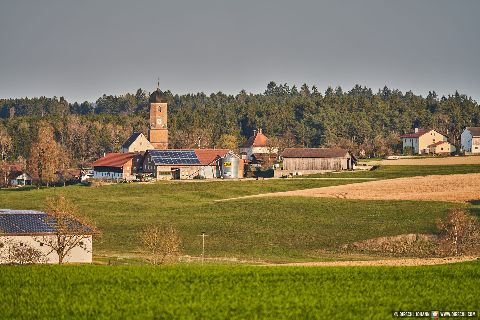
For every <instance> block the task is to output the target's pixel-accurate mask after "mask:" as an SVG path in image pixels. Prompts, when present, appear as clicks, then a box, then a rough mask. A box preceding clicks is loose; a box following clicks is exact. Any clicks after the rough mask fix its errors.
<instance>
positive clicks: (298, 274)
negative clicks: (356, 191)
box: [0, 261, 480, 319]
mask: <svg viewBox="0 0 480 320" xmlns="http://www.w3.org/2000/svg"><path fill="white" fill-rule="evenodd" d="M0 287H1V288H2V299H0V318H2V319H4V318H5V319H93V318H94V319H390V318H391V317H392V312H393V311H395V310H422V311H432V310H457V311H458V310H472V311H477V312H478V311H479V310H478V307H479V306H480V295H479V294H478V288H479V287H480V262H479V261H476V262H470V263H462V264H453V265H441V266H429V267H324V268H314V267H261V266H257V267H254V266H250V267H246V266H209V265H205V266H201V265H190V266H176V267H150V266H128V267H121V266H116V267H112V266H24V267H18V266H17V267H14V266H2V267H0Z"/></svg>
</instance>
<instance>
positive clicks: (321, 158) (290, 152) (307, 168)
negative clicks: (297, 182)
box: [277, 148, 356, 175]
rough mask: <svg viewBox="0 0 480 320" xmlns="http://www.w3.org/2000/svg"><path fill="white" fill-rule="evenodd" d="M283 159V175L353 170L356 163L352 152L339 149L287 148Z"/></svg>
mask: <svg viewBox="0 0 480 320" xmlns="http://www.w3.org/2000/svg"><path fill="white" fill-rule="evenodd" d="M282 158H283V170H281V171H283V172H281V174H282V175H296V174H308V173H316V172H322V171H340V170H353V168H354V165H355V163H356V158H355V157H354V156H353V154H352V153H351V152H350V151H348V150H345V149H337V148H287V149H285V150H284V151H283V153H282ZM277 175H278V174H277Z"/></svg>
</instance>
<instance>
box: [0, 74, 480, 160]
mask: <svg viewBox="0 0 480 320" xmlns="http://www.w3.org/2000/svg"><path fill="white" fill-rule="evenodd" d="M165 94H166V96H167V99H168V105H169V109H168V116H169V139H170V147H171V148H192V147H196V146H197V145H198V144H199V143H200V146H201V147H205V148H206V147H212V148H213V147H226V148H231V149H237V148H238V146H239V145H240V144H242V143H243V142H245V141H246V139H247V138H248V137H249V136H251V135H252V134H253V130H254V129H256V128H263V130H264V133H265V134H266V135H267V136H268V137H269V138H271V142H272V144H275V145H276V146H279V147H280V150H282V149H283V148H286V147H295V146H296V147H320V146H326V147H334V146H336V147H343V148H347V149H350V150H353V151H354V152H355V153H357V154H358V153H360V152H361V153H362V154H365V156H374V157H378V156H385V155H389V154H392V153H395V152H401V151H402V150H401V141H400V135H401V134H404V133H408V132H411V131H412V130H413V128H415V127H430V128H435V129H436V130H438V131H440V132H442V133H444V134H448V136H449V139H450V142H452V143H453V144H454V145H456V146H457V147H459V144H460V134H461V132H462V131H463V129H464V128H465V127H466V126H478V125H480V108H479V106H478V103H477V102H476V101H474V100H473V99H472V98H471V97H468V96H466V95H464V94H460V93H458V92H455V93H453V94H451V95H447V96H442V97H439V96H438V95H437V94H436V93H435V92H434V91H432V92H429V93H428V95H427V96H426V97H422V96H421V95H416V94H414V93H413V92H411V91H408V92H405V93H403V92H401V91H399V90H395V89H390V88H387V87H384V88H383V89H380V90H378V91H377V92H374V91H373V90H372V89H370V88H367V87H364V86H360V85H356V86H354V87H353V88H352V89H351V90H349V91H344V90H343V89H342V88H341V87H337V88H331V87H329V88H327V89H326V90H325V91H324V92H323V93H322V92H320V91H319V90H318V89H317V87H315V86H312V87H309V86H308V85H306V84H304V85H302V86H301V87H300V88H297V87H296V86H292V87H290V86H289V85H287V84H277V83H275V82H273V81H272V82H270V83H268V85H267V88H266V90H265V92H263V93H259V94H253V93H247V92H245V91H244V90H242V91H241V92H239V93H238V94H236V95H228V94H224V93H222V92H218V93H213V94H210V95H206V94H204V93H196V94H185V95H178V94H173V93H171V92H170V91H166V92H165ZM148 97H149V93H148V92H147V91H145V90H142V89H138V90H137V91H136V92H135V93H134V94H132V93H127V94H124V95H120V96H112V95H103V96H102V97H100V98H98V99H97V100H96V101H95V102H87V101H85V102H82V103H77V102H74V103H69V102H67V101H66V100H65V99H64V98H63V97H60V98H57V97H53V98H46V97H40V98H30V99H29V98H22V99H0V152H1V157H2V159H4V160H8V161H20V162H21V161H25V162H27V160H28V159H29V158H31V157H32V156H34V155H35V152H34V151H33V147H35V146H36V145H37V146H38V143H39V141H40V139H41V137H40V136H41V135H47V136H48V139H51V140H53V141H54V142H55V143H56V144H58V147H59V150H60V151H59V153H58V155H59V157H60V158H62V159H64V160H62V161H64V162H65V161H66V160H65V159H67V160H68V161H67V162H68V163H66V164H61V165H58V164H57V166H60V167H61V166H65V165H66V166H79V165H88V163H91V162H92V161H93V160H95V159H96V158H98V157H100V156H101V155H102V154H103V153H105V152H114V151H118V150H119V148H120V146H121V144H122V143H123V142H124V141H125V140H126V139H127V138H128V136H129V135H130V134H131V133H132V132H133V131H140V132H143V133H144V134H147V131H148V121H149V119H148V110H149V103H148ZM40 129H42V130H40ZM47 144H48V143H47ZM37 154H38V152H37Z"/></svg>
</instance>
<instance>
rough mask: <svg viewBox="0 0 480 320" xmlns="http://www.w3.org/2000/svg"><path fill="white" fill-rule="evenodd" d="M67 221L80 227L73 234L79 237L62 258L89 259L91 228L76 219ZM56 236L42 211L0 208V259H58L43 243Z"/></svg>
mask: <svg viewBox="0 0 480 320" xmlns="http://www.w3.org/2000/svg"><path fill="white" fill-rule="evenodd" d="M48 219H50V220H48ZM71 223H72V224H75V223H77V224H78V226H79V227H80V228H78V229H76V230H82V233H81V234H80V235H77V237H79V238H77V239H79V240H81V241H79V242H78V246H75V247H73V246H72V247H73V248H72V249H71V251H70V252H69V253H68V254H67V255H66V257H65V259H64V262H68V263H91V262H92V230H91V229H89V228H88V227H86V226H83V225H81V224H79V222H78V221H76V220H71ZM56 237H57V235H56V230H55V222H53V223H52V220H51V217H49V216H48V215H47V214H46V213H44V212H40V211H32V210H10V209H0V263H22V262H23V263H25V262H39V263H58V255H57V253H56V252H55V251H52V248H51V247H49V246H48V245H47V244H48V243H52V242H53V243H55V241H56V239H57V238H56ZM29 259H30V261H28V260H29ZM22 260H23V261H22Z"/></svg>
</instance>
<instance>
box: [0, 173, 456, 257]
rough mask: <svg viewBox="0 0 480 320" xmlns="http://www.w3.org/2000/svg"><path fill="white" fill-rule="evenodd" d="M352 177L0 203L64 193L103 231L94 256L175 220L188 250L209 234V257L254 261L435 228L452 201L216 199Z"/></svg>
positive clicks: (38, 203)
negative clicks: (147, 228) (51, 197)
mask: <svg viewBox="0 0 480 320" xmlns="http://www.w3.org/2000/svg"><path fill="white" fill-rule="evenodd" d="M343 183H352V181H351V180H296V179H287V180H263V181H262V180H259V181H223V182H222V181H216V182H192V183H188V182H187V183H157V184H148V185H143V184H142V185H141V184H117V185H110V186H103V187H97V188H95V187H83V186H71V187H66V188H45V189H40V190H36V189H33V190H29V191H9V190H4V191H0V208H15V209H42V208H43V205H44V204H43V203H44V200H45V198H46V197H48V196H52V195H56V194H63V195H65V196H66V197H67V198H69V199H72V200H74V201H75V203H76V205H77V206H78V208H79V212H81V213H82V214H84V215H85V216H87V217H89V218H91V219H92V220H93V221H94V222H95V223H96V225H97V227H98V228H99V229H100V230H101V232H102V237H101V238H99V239H96V240H95V241H94V254H95V255H96V256H97V257H99V256H107V257H109V256H122V257H129V256H135V255H136V254H138V251H139V250H138V249H139V239H138V234H139V232H140V231H141V230H142V229H144V228H145V227H146V226H148V225H150V224H156V223H165V222H168V223H173V224H174V225H176V226H177V228H178V230H179V232H180V234H181V237H182V240H183V246H182V247H183V251H184V253H185V254H188V255H192V256H199V255H200V253H201V242H200V238H199V237H198V235H199V234H200V233H201V232H202V231H204V232H206V233H207V234H208V238H207V256H209V257H230V258H231V257H237V258H243V259H249V260H270V261H292V260H299V261H300V260H301V261H304V260H322V259H330V258H331V255H325V254H323V253H322V252H324V251H325V250H330V251H335V250H337V249H338V248H339V247H340V246H341V245H343V244H346V243H350V242H354V241H359V240H366V239H369V238H375V237H381V236H390V235H397V234H404V233H431V232H435V220H436V219H437V218H441V217H444V216H445V215H446V213H447V212H448V210H449V209H450V208H452V204H449V203H435V202H421V203H419V202H412V201H364V200H344V199H321V198H301V197H299V198H262V199H261V198H258V199H239V200H234V201H228V202H215V201H214V200H216V199H223V198H229V197H235V196H241V195H249V194H256V193H263V192H271V191H282V190H294V189H301V188H313V187H320V186H328V185H336V184H343Z"/></svg>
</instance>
